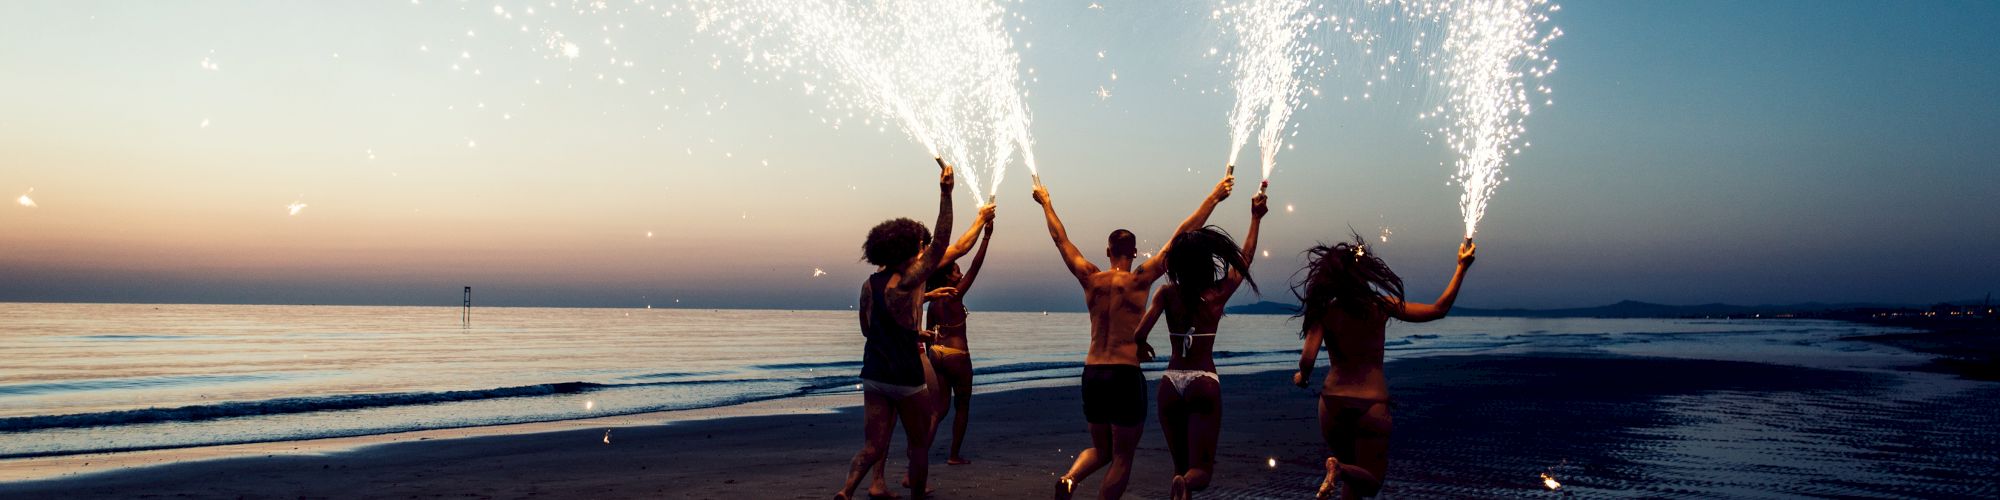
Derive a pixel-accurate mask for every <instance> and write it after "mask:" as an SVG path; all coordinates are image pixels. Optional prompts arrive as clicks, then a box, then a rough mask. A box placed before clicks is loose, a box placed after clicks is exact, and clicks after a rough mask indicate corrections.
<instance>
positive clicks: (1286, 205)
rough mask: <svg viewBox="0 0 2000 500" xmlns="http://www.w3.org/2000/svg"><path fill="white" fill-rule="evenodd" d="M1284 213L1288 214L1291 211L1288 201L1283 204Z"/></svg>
mask: <svg viewBox="0 0 2000 500" xmlns="http://www.w3.org/2000/svg"><path fill="white" fill-rule="evenodd" d="M1285 213H1288V214H1289V213H1292V204H1290V203H1286V204H1285Z"/></svg>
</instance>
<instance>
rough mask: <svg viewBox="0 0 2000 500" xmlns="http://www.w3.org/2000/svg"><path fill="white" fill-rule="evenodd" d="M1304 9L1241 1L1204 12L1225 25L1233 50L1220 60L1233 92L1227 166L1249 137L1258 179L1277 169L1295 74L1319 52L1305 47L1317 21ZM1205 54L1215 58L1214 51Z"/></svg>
mask: <svg viewBox="0 0 2000 500" xmlns="http://www.w3.org/2000/svg"><path fill="white" fill-rule="evenodd" d="M1308 6H1310V2H1309V1H1308V0H1246V1H1241V2H1237V3H1234V4H1229V5H1224V6H1223V7H1222V8H1220V9H1217V10H1215V11H1213V12H1211V13H1210V17H1212V18H1215V19H1222V20H1225V21H1226V25H1227V27H1228V29H1229V31H1231V32H1233V33H1234V34H1235V35H1236V38H1237V42H1236V43H1237V47H1236V51H1235V52H1233V53H1231V54H1230V55H1229V56H1228V57H1227V58H1226V59H1224V61H1223V64H1224V65H1225V66H1229V67H1230V68H1231V70H1232V71H1233V75H1234V79H1233V80H1232V81H1231V83H1230V88H1231V89H1232V90H1234V91H1235V92H1236V105H1235V107H1232V108H1230V110H1229V158H1228V163H1229V164H1232V165H1233V164H1235V163H1236V159H1237V157H1238V156H1239V155H1240V154H1241V153H1242V152H1243V146H1244V145H1245V144H1248V143H1249V141H1250V138H1251V137H1252V136H1253V135H1254V136H1255V137H1256V138H1257V149H1258V151H1259V153H1260V154H1259V157H1258V159H1259V160H1260V163H1261V166H1262V169H1263V175H1264V177H1263V178H1264V179H1270V178H1271V169H1272V167H1275V166H1277V162H1278V151H1281V150H1283V148H1284V142H1285V137H1284V131H1285V128H1286V126H1287V124H1289V123H1290V122H1291V118H1292V111H1293V110H1294V109H1295V108H1297V107H1298V105H1299V97H1300V93H1301V90H1302V89H1303V86H1301V85H1300V80H1301V75H1300V74H1299V73H1300V72H1301V71H1307V70H1311V69H1312V68H1313V67H1314V65H1315V63H1314V60H1315V56H1317V55H1319V54H1322V53H1323V51H1321V50H1320V49H1319V48H1318V47H1316V46H1314V45H1310V44H1307V43H1306V42H1305V39H1306V36H1307V35H1308V34H1309V33H1311V32H1312V31H1313V29H1314V27H1315V26H1317V25H1318V24H1320V22H1321V20H1322V18H1320V17H1319V16H1316V15H1314V14H1313V13H1312V12H1309V11H1308V10H1307V7H1308ZM1208 53H1209V55H1215V54H1216V53H1217V49H1215V48H1210V49H1208Z"/></svg>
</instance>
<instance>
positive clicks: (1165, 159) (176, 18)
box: [0, 0, 2000, 311]
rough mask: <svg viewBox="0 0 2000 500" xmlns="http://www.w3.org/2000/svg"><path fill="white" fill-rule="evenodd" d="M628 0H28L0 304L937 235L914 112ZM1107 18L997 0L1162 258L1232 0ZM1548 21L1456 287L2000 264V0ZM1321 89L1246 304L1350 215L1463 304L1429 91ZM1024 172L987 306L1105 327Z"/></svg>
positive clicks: (794, 297) (251, 291)
mask: <svg viewBox="0 0 2000 500" xmlns="http://www.w3.org/2000/svg"><path fill="white" fill-rule="evenodd" d="M605 3H606V4H607V6H608V7H607V8H606V9H605V10H602V11H599V10H594V9H592V8H591V7H590V6H589V5H588V4H585V5H584V6H583V7H582V8H581V10H579V9H578V8H573V7H571V3H570V2H567V1H563V2H558V3H555V4H546V3H529V2H497V3H495V2H457V1H449V0H425V1H423V2H421V3H412V2H407V1H384V2H343V3H311V2H283V3H279V2H200V3H181V2H146V3H132V2H111V1H105V2H98V1H61V2H57V1H26V2H6V3H0V74H4V75H5V76H4V77H0V151H4V154H0V195H4V197H6V198H9V199H14V202H10V203H8V204H7V205H5V206H0V301H37V302H42V301H83V302H160V303H273V304H396V305H403V304H409V305H456V304H457V301H458V300H459V290H460V287H462V286H473V287H475V294H476V297H475V299H476V301H478V302H479V303H481V304H488V305H517V306H590V307H643V306H646V305H653V306H655V307H695V308H734V307H755V308H796V309H840V308H846V307H849V306H851V305H852V304H853V303H854V299H855V297H856V290H857V289H858V285H859V284H860V282H861V281H862V279H863V278H864V277H865V276H866V275H867V274H868V273H870V272H872V271H873V268H872V267H870V266H867V265H865V264H863V263H861V262H860V260H859V259H860V253H861V252H860V248H859V247H860V243H861V241H862V239H863V237H864V235H865V233H866V231H867V230H868V228H869V227H871V226H872V225H874V224H875V223H876V222H879V221H881V220H884V219H888V218H894V217H911V218H915V219H917V220H920V221H924V222H926V223H927V224H928V223H931V222H932V221H933V219H934V218H935V216H936V204H937V199H936V198H935V196H936V193H937V191H936V187H935V186H936V184H935V183H936V181H937V178H936V174H937V169H936V167H935V166H934V165H933V164H932V162H931V159H930V158H929V154H928V153H927V152H926V151H925V149H924V147H923V146H921V145H919V144H917V143H915V142H913V141H912V140H910V139H909V138H908V136H906V135H905V134H903V133H901V132H900V131H899V130H898V129H897V128H896V127H894V126H893V125H888V126H885V125H884V124H882V123H880V122H874V121H866V122H864V123H863V124H855V123H853V122H851V121H850V122H845V124H844V125H843V126H841V127H838V128H836V127H833V126H830V125H828V124H824V123H822V122H821V118H822V117H824V116H826V115H825V114H826V113H827V112H828V111H827V109H828V108H827V106H826V103H825V101H824V97H823V96H819V95H807V94H806V93H805V92H802V91H800V90H799V88H797V87H795V86H793V85H791V84H788V83H778V82H774V81H772V78H771V75H770V74H768V73H760V72H759V70H757V69H756V68H752V67H745V66H744V65H742V64H738V63H737V62H736V61H737V59H738V58H739V57H740V56H741V55H742V51H741V49H740V48H737V47H735V46H732V45H729V44H726V43H722V42H720V41H718V40H716V39H713V37H710V36H707V35H706V34H705V33H698V32H696V30H695V29H694V22H693V21H692V20H691V19H688V18H689V17H690V16H685V15H682V16H677V17H667V16H663V15H660V14H659V12H661V11H660V10H652V11H648V10H647V9H648V8H656V9H657V8H659V6H661V5H674V4H676V3H677V2H671V1H660V2H648V3H640V4H635V3H634V2H630V1H619V0H606V2H605ZM1099 3H1101V7H1102V8H1097V9H1092V8H1087V7H1086V5H1087V4H1086V3H1079V2H1053V1H1027V2H1006V3H1004V4H1003V7H1004V8H1006V9H1007V10H1008V11H1009V12H1010V17H1009V19H1007V21H1006V22H1007V24H1006V25H1007V26H1008V27H1009V28H1010V29H1014V30H1016V31H1015V32H1014V33H1013V42H1014V44H1015V46H1016V48H1017V51H1018V53H1019V56H1020V60H1021V66H1022V67H1023V68H1024V69H1023V77H1024V82H1023V86H1024V89H1025V93H1026V97H1025V103H1026V106H1027V107H1028V108H1029V110H1030V112H1031V113H1032V115H1033V121H1032V124H1031V125H1030V130H1031V132H1032V133H1033V134H1034V137H1035V145H1034V152H1035V155H1036V157H1037V158H1038V159H1039V170H1040V172H1041V177H1042V179H1043V181H1044V182H1045V183H1046V184H1047V185H1048V186H1049V189H1050V191H1051V193H1052V194H1053V197H1054V199H1055V206H1056V207H1057V209H1058V210H1059V213H1061V214H1062V216H1063V220H1064V221H1065V222H1066V223H1067V225H1068V229H1069V233H1070V235H1071V236H1072V237H1073V238H1074V240H1075V241H1076V243H1077V245H1078V246H1079V247H1080V248H1082V250H1083V252H1084V254H1085V255H1086V256H1089V257H1092V259H1093V261H1095V262H1098V263H1099V265H1105V261H1104V258H1103V257H1102V255H1103V250H1102V248H1103V243H1102V241H1103V237H1104V235H1105V234H1107V233H1109V232H1110V231H1111V230H1113V229H1118V228H1127V229H1130V230H1132V231H1134V232H1135V233H1137V234H1138V236H1139V238H1140V239H1141V240H1142V243H1141V247H1142V249H1152V248H1157V247H1158V245H1160V244H1161V242H1162V241H1163V238H1164V233H1166V232H1168V231H1170V230H1171V228H1173V227H1174V226H1175V225H1177V224H1178V223H1179V221H1180V220H1181V219H1182V218H1184V217H1185V216H1186V214H1187V213H1188V212H1190V211H1191V210H1192V209H1193V208H1194V207H1195V205H1196V204H1197V202H1199V200H1200V198H1201V196H1203V195H1204V194H1205V193H1207V191H1208V189H1209V188H1210V187H1211V186H1212V185H1213V184H1214V182H1215V181H1216V179H1217V178H1218V175H1219V169H1220V167H1221V166H1222V164H1223V163H1224V162H1225V158H1224V157H1225V156H1227V154H1226V153H1227V152H1228V147H1229V137H1228V130H1227V126H1226V125H1227V124H1226V123H1225V114H1226V112H1227V110H1228V109H1229V107H1230V106H1231V105H1232V104H1233V96H1232V95H1231V94H1230V93H1229V92H1228V90H1227V84H1226V82H1225V81H1224V79H1223V78H1222V77H1221V76H1219V72H1218V70H1219V69H1220V68H1221V65H1220V63H1219V60H1218V58H1216V57H1213V56H1209V55H1208V52H1209V50H1210V49H1211V48H1217V47H1222V48H1224V49H1226V48H1227V47H1228V46H1229V45H1228V43H1229V42H1228V41H1227V40H1225V39H1223V37H1222V36H1221V34H1220V33H1221V30H1220V29H1219V28H1218V27H1217V26H1216V25H1215V23H1214V21H1212V20H1210V19H1209V17H1208V13H1209V12H1210V11H1211V10H1212V9H1213V8H1214V5H1213V4H1212V2H1200V1H1184V2H1139V1H1101V2H1099ZM496 6H499V7H502V8H503V10H505V11H507V12H508V14H509V15H515V14H518V15H520V16H521V18H520V19H510V18H508V17H506V16H503V15H498V14H496V11H495V10H494V7H496ZM529 7H541V9H540V10H539V12H538V13H537V14H532V15H530V14H526V9H527V8H529ZM535 16H539V17H535ZM1551 22H1552V24H1554V25H1556V26H1559V27H1560V28H1561V29H1562V31H1563V36H1562V37H1561V38H1560V39H1557V40H1555V41H1554V42H1553V43H1552V44H1551V45H1550V46H1549V48H1548V53H1549V54H1550V55H1551V56H1553V57H1555V58H1556V59H1558V60H1559V61H1560V66H1559V69H1558V70H1557V71H1556V72H1555V73H1554V74H1553V75H1551V76H1550V77H1549V78H1547V79H1546V80H1545V83H1546V84H1547V85H1549V86H1550V87H1552V88H1553V89H1554V92H1553V94H1552V100H1553V104H1552V105H1547V106H1540V107H1537V108H1536V109H1535V110H1534V113H1533V114H1532V115H1531V116H1530V117H1529V118H1528V119H1527V120H1526V127H1527V132H1526V136H1525V141H1527V142H1529V143H1531V144H1532V146H1531V147H1528V148H1526V149H1524V150H1523V151H1522V153H1521V154H1519V155H1517V156H1515V157H1513V158H1512V160H1511V163H1510V164H1509V165H1508V167H1507V169H1506V170H1505V174H1506V176H1507V177H1509V178H1510V179H1509V181H1508V182H1506V183H1505V184H1502V185H1501V186H1500V187H1499V189H1498V191H1497V192H1496V194H1495V195H1494V197H1493V198H1492V201H1491V206H1490V208H1489V210H1488V212H1487V214H1486V218H1485V221H1484V222H1483V223H1482V224H1481V225H1480V228H1479V238H1478V242H1479V245H1480V252H1479V254H1480V258H1479V260H1478V262H1477V263H1476V264H1475V265H1474V267H1473V269H1472V270H1471V272H1470V275H1469V277H1468V278H1467V282H1466V285H1465V288H1464V291H1463V293H1462V295H1461V297H1460V299H1459V302H1458V303H1459V304H1460V305H1463V306H1468V307H1530V308H1549V307H1574V306H1590V305H1599V304H1604V303H1610V302H1614V301H1618V300H1627V299H1630V300H1642V301H1650V302H1661V303H1672V304H1693V303H1709V302H1727V303H1737V304H1779V303H1796V302H1806V301H1821V302H1885V303H1910V304H1924V303H1930V302H1936V301H1940V300H1957V299H1964V298H1971V297H1979V296H1981V295H1983V294H1985V293H1988V292H1989V291H1991V289H1992V288H1993V285H1994V284H1995V283H2000V264H1996V260H1995V259H1994V257H1993V251H1992V249H1993V248H1995V247H1996V244H2000V207H1996V206H1995V205H1996V201H1995V200H2000V196H1996V195H2000V188H1997V187H1996V184H1995V182H1994V180H1995V175H1994V173H1993V172H1994V169H1995V167H2000V154H1997V153H1996V152H1995V150H1994V148H1992V147H1991V146H1990V144H1992V143H1993V140H1992V138H1993V137H1996V136H2000V115H1996V114H1995V113H1994V111H1995V110H2000V94H1996V92H1995V90H1996V89H2000V65H1996V63H1995V61H2000V36H1994V35H1996V32H1995V28H1993V27H1994V26H2000V4H1994V3H1991V2H1863V1H1842V2H1820V1H1770V2H1754V3H1748V4H1746V3H1740V2H1719V1H1677V2H1569V3H1563V4H1562V8H1561V9H1560V10H1559V11H1557V12H1554V13H1553V14H1552V15H1551ZM529 23H533V25H534V26H535V27H537V28H538V29H539V28H542V27H550V26H554V27H558V28H561V29H563V30H565V31H566V32H567V33H571V34H573V35H575V36H574V37H573V38H574V39H575V40H579V41H582V42H583V43H580V44H579V45H580V49H581V50H580V52H581V54H580V55H579V56H578V57H576V58H573V59H572V58H568V57H556V56H552V55H551V54H550V51H549V50H548V48H547V47H545V46H544V44H543V40H542V39H541V38H540V36H539V35H538V34H537V32H536V31H535V30H530V31H528V32H523V31H522V30H521V29H520V28H521V26H524V25H528V24H529ZM600 35H601V38H602V39H598V38H600ZM1316 41H1317V42H1319V43H1327V44H1334V43H1340V40H1338V39H1336V38H1334V37H1332V36H1327V35H1322V36H1320V37H1319V38H1318V39H1316ZM1100 54H1102V55H1100ZM627 63H630V65H629V66H628V65H627ZM1029 69H1032V73H1029V72H1028V70H1029ZM1113 74H1115V75H1116V78H1115V79H1114V78H1113V77H1112V75H1113ZM1313 85H1315V86H1316V87H1317V88H1320V89H1322V90H1323V92H1322V94H1321V95H1320V96H1317V97H1308V98H1307V99H1306V100H1305V103H1306V107H1304V108H1303V109H1301V110H1300V111H1298V112H1297V113H1296V114H1295V115H1294V116H1293V118H1292V121H1293V122H1294V123H1295V124H1297V125H1298V127H1299V128H1298V130H1299V131H1300V134H1299V135H1297V136H1295V137H1292V138H1291V139H1290V142H1291V143H1292V144H1293V145H1294V146H1295V147H1294V148H1293V149H1289V150H1286V151H1283V152H1282V153H1281V154H1280V155H1279V157H1278V162H1279V163H1278V168H1277V170H1276V171H1275V172H1274V173H1273V175H1272V178H1271V182H1272V186H1271V191H1270V195H1271V199H1272V205H1273V207H1274V208H1275V209H1274V210H1273V213H1272V214H1271V215H1270V216H1269V217H1267V219H1266V220H1265V223H1264V227H1263V233H1262V235H1261V240H1262V241H1261V246H1260V248H1262V249H1266V250H1269V251H1270V256H1269V257H1260V258H1259V260H1257V262H1256V263H1255V265H1254V267H1253V271H1254V272H1253V276H1254V277H1255V278H1256V279H1257V280H1258V281H1259V283H1260V284H1261V285H1262V295H1261V296H1259V295H1258V294H1253V293H1248V292H1247V290H1246V291H1245V292H1244V293H1239V294H1238V296H1237V297H1236V299H1235V301H1236V302H1249V301H1254V300H1259V299H1264V300H1283V301H1290V300H1292V299H1291V296H1290V293H1289V292H1288V290H1287V284H1288V282H1289V281H1290V280H1292V279H1293V278H1294V272H1295V271H1297V270H1298V269H1299V267H1300V265H1301V264H1302V260H1301V259H1300V257H1299V254H1300V252H1301V251H1303V250H1305V249H1306V248H1307V247H1309V246H1311V245H1312V244H1314V243H1316V242H1333V241H1338V240H1340V239H1342V238H1345V237H1347V235H1348V234H1349V231H1350V228H1351V229H1352V230H1353V231H1354V232H1358V233H1360V234H1361V235H1363V236H1366V237H1368V238H1369V239H1370V241H1371V242H1372V243H1373V244H1374V246H1375V248H1376V250H1375V251H1376V252H1377V253H1378V255H1382V256H1383V257H1384V258H1385V259H1386V260H1387V261H1388V262H1389V263H1390V264H1391V265H1392V266H1393V267H1394V268H1395V269H1396V270H1397V271H1398V272H1399V273H1400V274H1401V275H1402V276H1403V277H1404V278H1405V279H1406V281H1408V282H1409V288H1410V293H1411V295H1412V296H1413V297H1418V298H1428V297H1430V296H1433V295H1432V294H1436V293H1438V292H1439V291H1441V290H1442V289H1443V287H1444V282H1445V279H1446V278H1447V277H1448V276H1449V274H1450V272H1451V270H1452V264H1453V252H1454V250H1455V247H1456V244H1457V240H1458V239H1459V237H1460V236H1461V235H1462V228H1461V222H1460V216H1459V214H1458V207H1457V200H1458V188H1457V187H1455V186H1450V185H1447V183H1446V181H1448V180H1449V179H1450V171H1449V168H1448V167H1447V166H1445V165H1444V164H1443V162H1447V161H1449V160H1450V159H1451V153H1450V152H1449V150H1448V149H1447V148H1446V147H1445V146H1444V145H1442V144H1440V143H1438V142H1437V141H1435V140H1432V139H1431V138H1430V137H1429V136H1428V135H1427V134H1426V132H1427V131H1431V130H1433V129H1434V128H1435V127H1436V125H1437V123H1435V122H1431V121H1426V120H1420V119H1418V118H1417V117H1416V113H1417V112H1419V111H1421V110H1422V109H1423V108H1424V107H1426V103H1434V102H1435V99H1436V97H1435V95H1433V94H1430V93H1427V92H1426V91H1423V90H1421V89H1417V90H1407V91H1398V92H1383V93H1380V94H1381V95H1375V96H1371V97H1370V98H1368V99H1362V98H1360V97H1359V96H1358V94H1359V92H1358V91H1357V89H1358V88H1359V87H1356V86H1354V85H1352V82H1351V81H1348V80H1341V79H1338V78H1329V79H1328V80H1327V81H1320V82H1313ZM1339 96H1347V97H1350V99H1349V100H1347V101H1342V100H1340V99H1338V97H1339ZM1251 150H1252V151H1251V152H1246V153H1245V162H1246V163H1250V162H1254V160H1253V159H1252V158H1254V157H1253V156H1252V155H1253V154H1254V146H1253V147H1252V148H1251ZM1238 173H1239V174H1241V175H1243V177H1241V178H1239V190H1238V193H1237V195H1236V196H1234V197H1232V198H1230V199H1229V200H1228V201H1226V202H1224V204H1223V205H1222V206H1221V208H1219V209H1218V210H1217V211H1216V212H1215V215H1214V216H1213V217H1212V218H1211V219H1210V222H1211V223H1213V224H1216V225H1219V226H1221V227H1223V228H1224V229H1226V230H1228V231H1230V232H1231V233H1232V234H1236V235H1239V236H1240V235H1241V234H1242V232H1243V231H1244V230H1245V229H1246V228H1247V223H1248V220H1247V219H1248V217H1249V216H1248V211H1249V210H1248V200H1249V198H1250V196H1249V195H1250V193H1251V190H1252V189H1254V187H1255V183H1256V180H1257V179H1256V176H1257V174H1256V172H1255V169H1254V168H1253V169H1243V170H1239V172H1238ZM1008 174H1009V175H1008V177H1007V180H1006V182H1005V183H1004V184H1002V185H1001V186H1000V187H999V189H1000V196H999V198H998V200H997V204H998V207H999V209H998V211H999V215H998V217H997V221H996V228H997V233H996V236H995V240H994V243H993V247H992V251H991V255H990V256H989V257H988V260H987V262H986V267H985V274H983V275H982V277H981V278H980V280H979V281H978V283H977V287H976V288H975V290H974V291H973V293H971V294H970V295H969V296H968V298H967V302H968V305H969V306H970V307H972V308H973V309H975V310H980V309H984V310H1029V311H1033V310H1050V311H1069V310H1079V309H1081V307H1082V300H1081V299H1082V294H1081V291H1080V289H1078V288H1077V287H1076V286H1075V285H1074V280H1073V279H1071V278H1070V277H1069V276H1068V273H1067V272H1066V271H1065V270H1064V268H1063V266H1062V264H1061V261H1060V259H1059V257H1058V255H1057V253H1056V251H1055V249H1054V247H1053V246H1052V245H1051V244H1050V241H1049V239H1048V234H1047V232H1046V230H1045V226H1044V224H1043V222H1042V218H1041V216H1040V210H1039V208H1038V207H1037V206H1036V205H1035V204H1034V202H1033V201H1031V200H1030V199H1029V197H1028V191H1029V184H1028V182H1027V176H1026V175H1025V174H1026V172H1025V168H1023V167H1021V165H1020V164H1019V162H1016V163H1014V165H1013V166H1012V167H1010V170H1009V172H1008ZM16 196H25V197H27V199H30V200H32V201H33V205H34V206H32V207H30V206H27V205H26V204H23V203H19V200H18V199H15V197H16ZM955 199H956V201H955V204H956V207H957V209H958V210H957V212H958V215H959V217H958V223H957V227H959V228H964V227H966V225H967V224H969V222H970V217H971V215H972V213H973V211H974V207H973V204H974V202H973V200H972V197H971V195H970V193H967V192H966V190H965V189H960V190H959V191H958V192H957V194H956V196H955ZM299 205H303V206H302V207H300V208H297V209H296V213H294V209H293V208H292V207H294V206H299ZM1385 230H1386V231H1385ZM1385 234H1386V236H1387V240H1386V241H1383V237H1384V236H1385ZM815 269H818V270H821V271H824V273H825V274H824V275H823V276H817V277H815V276H814V275H815V274H816V273H815Z"/></svg>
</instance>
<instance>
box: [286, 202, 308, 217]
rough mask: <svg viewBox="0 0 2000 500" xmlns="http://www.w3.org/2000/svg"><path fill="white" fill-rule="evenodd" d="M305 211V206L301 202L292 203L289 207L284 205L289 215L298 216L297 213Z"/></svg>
mask: <svg viewBox="0 0 2000 500" xmlns="http://www.w3.org/2000/svg"><path fill="white" fill-rule="evenodd" d="M305 209H306V204H305V203H301V202H296V201H294V202H292V204H290V205H285V210H286V211H287V212H289V215H298V214H299V211H301V210H305Z"/></svg>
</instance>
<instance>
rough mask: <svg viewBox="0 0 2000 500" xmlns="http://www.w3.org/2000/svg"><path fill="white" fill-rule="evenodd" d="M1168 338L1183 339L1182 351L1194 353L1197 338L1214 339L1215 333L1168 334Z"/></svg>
mask: <svg viewBox="0 0 2000 500" xmlns="http://www.w3.org/2000/svg"><path fill="white" fill-rule="evenodd" d="M1167 336H1168V337H1180V338H1181V350H1182V351H1192V350H1194V338H1195V337H1214V336H1215V332H1208V333H1169V334H1167Z"/></svg>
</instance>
